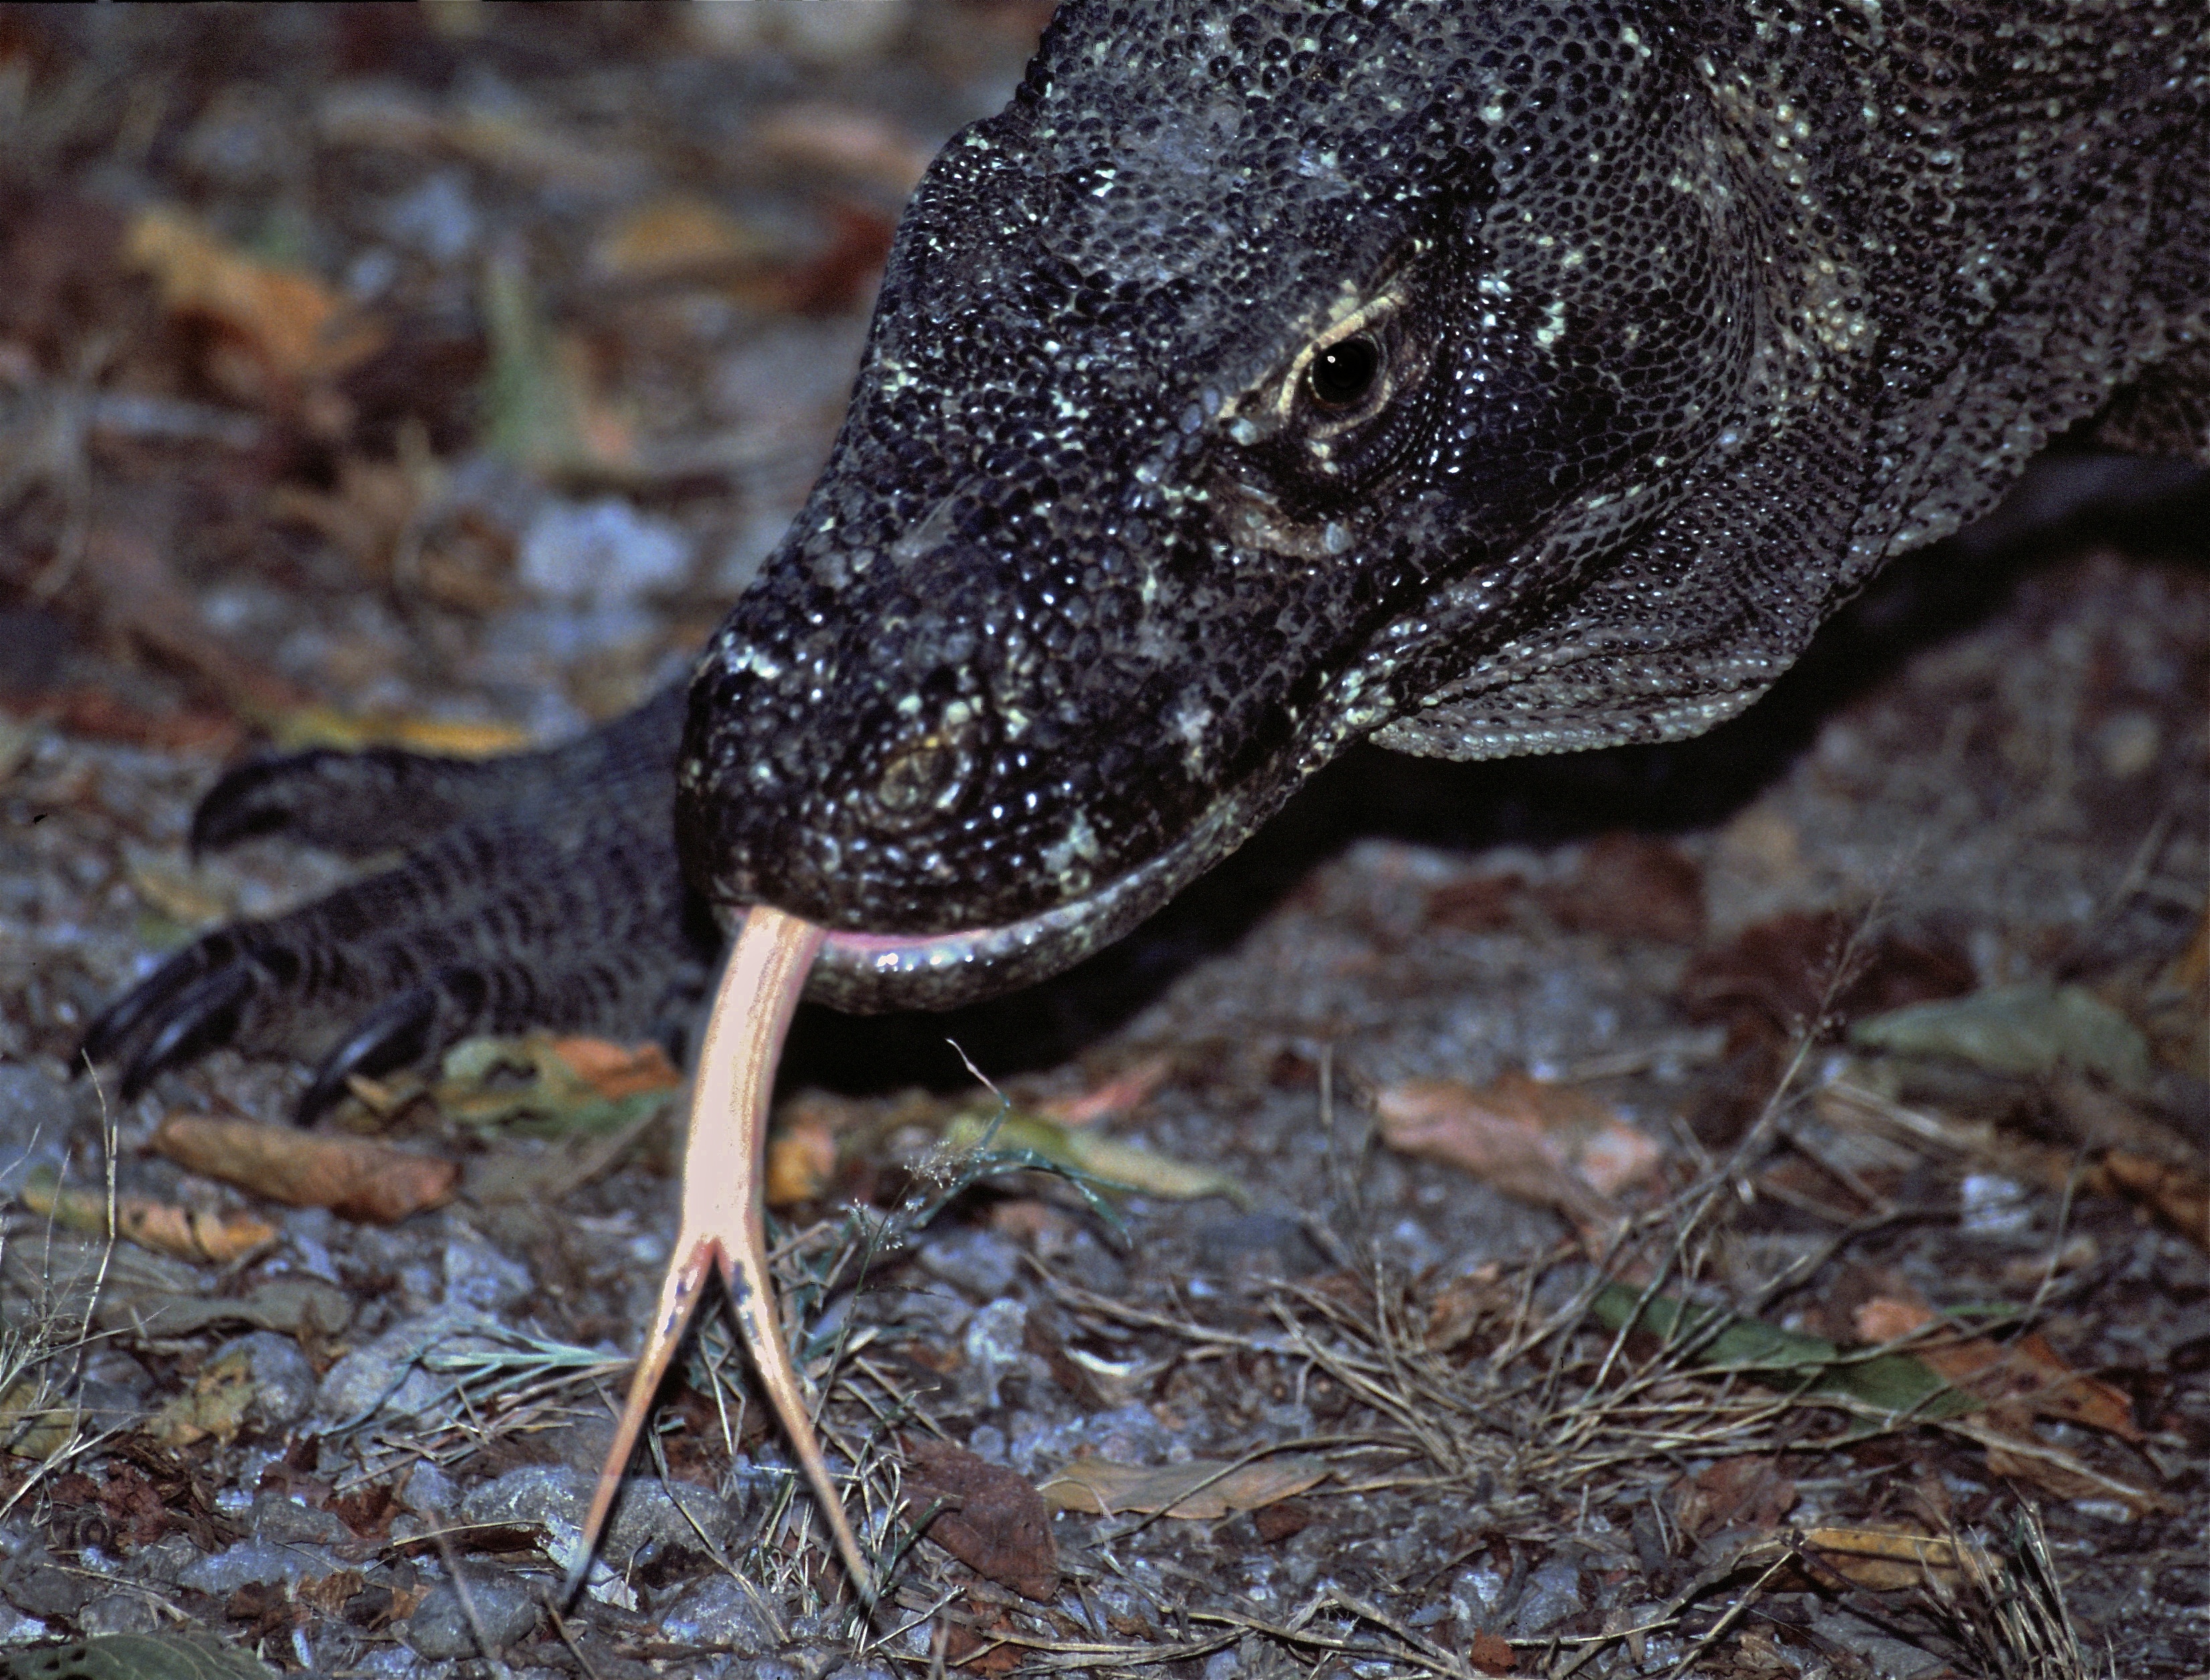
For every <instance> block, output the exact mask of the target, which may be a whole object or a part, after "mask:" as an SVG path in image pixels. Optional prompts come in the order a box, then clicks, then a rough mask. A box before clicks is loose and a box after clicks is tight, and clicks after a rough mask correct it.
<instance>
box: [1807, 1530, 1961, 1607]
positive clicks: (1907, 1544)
mask: <svg viewBox="0 0 2210 1680" xmlns="http://www.w3.org/2000/svg"><path fill="white" fill-rule="evenodd" d="M1803 1550H1804V1551H1806V1552H1807V1553H1808V1555H1809V1556H1810V1557H1812V1558H1813V1559H1814V1560H1815V1561H1816V1562H1818V1563H1823V1564H1825V1565H1826V1566H1827V1568H1828V1569H1832V1570H1833V1572H1834V1573H1835V1574H1836V1575H1840V1576H1841V1577H1842V1578H1843V1579H1844V1580H1845V1581H1849V1582H1850V1583H1851V1585H1852V1586H1855V1587H1864V1588H1865V1589H1867V1590H1868V1591H1869V1592H1874V1593H1887V1592H1894V1591H1897V1590H1899V1589H1900V1588H1904V1587H1918V1586H1923V1584H1924V1582H1925V1581H1926V1577H1927V1576H1928V1575H1929V1574H1935V1575H1941V1576H1944V1577H1947V1576H1952V1575H1954V1574H1955V1572H1956V1570H1957V1569H1958V1567H1959V1563H1958V1557H1957V1550H1958V1549H1957V1545H1956V1543H1955V1542H1954V1541H1953V1540H1946V1539H1941V1538H1938V1537H1936V1536H1935V1535H1931V1534H1917V1533H1913V1532H1911V1531H1909V1530H1907V1529H1902V1528H1882V1527H1869V1528H1842V1527H1835V1528H1813V1529H1809V1530H1807V1531H1806V1532H1805V1533H1804V1536H1803Z"/></svg>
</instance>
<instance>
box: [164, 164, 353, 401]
mask: <svg viewBox="0 0 2210 1680" xmlns="http://www.w3.org/2000/svg"><path fill="white" fill-rule="evenodd" d="M124 255H125V257H126V258H127V260H128V261H129V262H130V263H131V264H132V265H133V266H134V267H136V268H141V269H143V270H145V271H147V272H148V273H150V274H152V275H153V276H154V281H155V283H156V284H157V285H158V286H160V292H161V302H162V304H163V306H164V307H166V309H167V310H169V312H170V313H171V314H172V315H196V316H202V317H203V318H205V319H208V320H211V321H214V322H216V323H217V324H219V325H220V326H222V327H224V328H227V329H229V330H230V331H231V332H232V333H234V334H237V335H238V336H239V338H241V339H243V340H245V342H246V343H247V344H248V345H249V346H251V348H252V349H253V350H254V351H255V352H256V353H257V354H258V355H259V356H260V358H261V359H262V360H263V362H264V363H266V364H267V365H268V367H269V371H271V372H272V373H274V374H275V375H277V376H280V377H281V378H284V379H287V380H293V381H299V380H310V379H329V378H332V377H334V376H336V375H338V374H341V373H343V372H345V371H346V370H347V369H349V368H352V367H354V366H357V365H358V364H360V363H361V362H363V361H365V360H366V359H367V358H369V357H370V356H371V355H373V354H375V352H377V350H378V349H379V348H380V347H382V346H383V336H384V335H383V329H382V328H380V327H378V326H377V324H376V323H375V322H371V321H369V320H367V319H365V317H363V316H360V315H359V314H358V313H356V312H355V311H354V310H352V309H351V308H350V307H349V306H348V305H347V304H346V303H345V302H344V300H343V299H341V298H339V297H338V295H337V294H336V293H335V292H332V291H330V289H329V287H327V286H324V285H323V283H322V282H321V281H320V280H317V279H316V278H315V277H314V276H313V275H312V274H306V273H305V272H303V271H302V270H299V269H296V268H280V267H276V266H275V265H273V264H269V263H264V262H257V261H256V260H255V259H254V258H252V257H250V256H246V255H245V253H244V252H242V251H239V250H234V249H233V248H232V247H231V246H229V245H226V244H224V243H223V242H222V241H221V240H220V239H218V238H216V237H215V236H214V234H212V233H210V232H208V230H207V229H206V228H205V227H203V226H201V225H200V224H199V223H198V222H196V221H195V220H193V219H192V218H191V217H190V216H188V215H186V214H184V213H183V212H182V211H180V210H178V209H175V208H172V207H170V206H167V205H162V204H154V205H149V206H148V207H147V208H145V209H143V210H141V211H140V212H139V213H138V215H137V218H136V220H134V221H133V222H132V223H131V225H130V232H129V233H128V234H127V235H126V236H125V237H124Z"/></svg>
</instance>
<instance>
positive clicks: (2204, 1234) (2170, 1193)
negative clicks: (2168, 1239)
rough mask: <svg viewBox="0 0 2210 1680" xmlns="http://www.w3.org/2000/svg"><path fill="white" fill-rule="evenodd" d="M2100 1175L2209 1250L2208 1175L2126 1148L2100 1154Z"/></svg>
mask: <svg viewBox="0 0 2210 1680" xmlns="http://www.w3.org/2000/svg"><path fill="white" fill-rule="evenodd" d="M2101 1172H2102V1176H2104V1177H2107V1178H2108V1179H2109V1180H2110V1183H2111V1184H2112V1185H2113V1186H2114V1187H2115V1188H2116V1189H2118V1190H2119V1191H2121V1192H2122V1194H2124V1195H2128V1196H2130V1197H2131V1198H2133V1200H2135V1201H2138V1202H2140V1203H2141V1205H2142V1206H2143V1207H2147V1208H2148V1209H2149V1210H2150V1211H2151V1212H2152V1213H2154V1214H2155V1215H2156V1216H2157V1217H2158V1218H2159V1219H2162V1220H2164V1221H2165V1224H2167V1225H2170V1226H2171V1228H2172V1229H2173V1230H2175V1231H2178V1232H2179V1233H2180V1234H2181V1235H2182V1236H2183V1237H2186V1238H2187V1239H2188V1241H2189V1242H2191V1243H2194V1244H2195V1247H2197V1248H2200V1249H2210V1176H2206V1175H2205V1174H2203V1173H2201V1172H2199V1171H2195V1169H2194V1168H2192V1167H2186V1166H2173V1165H2167V1164H2166V1163H2165V1162H2162V1161H2155V1160H2151V1159H2148V1158H2147V1156H2145V1155H2136V1154H2134V1153H2130V1152H2128V1151H2127V1150H2122V1149H2113V1150H2112V1151H2110V1153H2109V1154H2107V1155H2105V1156H2104V1157H2103V1161H2102V1167H2101Z"/></svg>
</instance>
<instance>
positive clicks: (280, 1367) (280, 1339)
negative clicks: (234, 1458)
mask: <svg viewBox="0 0 2210 1680" xmlns="http://www.w3.org/2000/svg"><path fill="white" fill-rule="evenodd" d="M236 1358H242V1359H244V1360H245V1367H246V1370H248V1372H250V1373H251V1377H252V1381H253V1399H252V1400H251V1402H250V1403H249V1404H248V1406H247V1407H246V1412H245V1420H246V1422H247V1423H248V1424H251V1425H253V1426H255V1427H257V1428H259V1429H262V1430H269V1431H271V1432H273V1431H275V1430H282V1429H285V1428H287V1427H288V1426H289V1425H291V1424H296V1423H298V1422H299V1419H300V1418H304V1417H305V1416H306V1415H307V1412H308V1408H310V1407H311V1406H313V1405H314V1403H315V1390H316V1388H317V1386H318V1382H319V1379H318V1378H317V1376H316V1375H315V1367H314V1365H313V1364H311V1362H310V1361H309V1359H308V1358H307V1356H306V1355H305V1353H302V1352H300V1351H299V1343H298V1342H296V1341H294V1340H292V1338H291V1337H289V1336H280V1335H278V1334H275V1332H274V1331H270V1330H256V1331H254V1332H253V1333H252V1334H250V1335H244V1336H239V1337H237V1338H235V1339H234V1340H230V1341H226V1342H225V1343H224V1344H223V1345H222V1346H220V1347H218V1348H217V1349H215V1351H214V1354H213V1356H212V1357H211V1358H209V1359H208V1364H210V1365H215V1364H221V1363H222V1362H223V1361H224V1360H226V1359H236Z"/></svg>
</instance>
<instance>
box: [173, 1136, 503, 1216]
mask: <svg viewBox="0 0 2210 1680" xmlns="http://www.w3.org/2000/svg"><path fill="white" fill-rule="evenodd" d="M154 1148H155V1149H156V1150H158V1151H159V1152H160V1153H162V1154H164V1155H166V1156H167V1157H168V1158H169V1159H171V1160H172V1161H174V1162H176V1163H177V1164H178V1165H179V1166H182V1167H184V1168H186V1169H188V1170H189V1171H193V1172H197V1173H200V1174H202V1175H203V1176H205V1177H209V1178H220V1179H221V1180H222V1181H223V1182H224V1183H230V1184H236V1185H237V1186H239V1189H247V1190H251V1191H253V1192H254V1193H255V1194H256V1195H265V1196H267V1197H268V1198H269V1200H270V1201H281V1202H283V1203H285V1204H286V1205H287V1206H289V1207H327V1208H329V1210H330V1211H331V1212H332V1213H336V1214H338V1215H339V1216H340V1217H341V1218H344V1219H364V1220H368V1221H371V1222H372V1223H375V1224H377V1225H389V1224H392V1223H393V1222H395V1221H396V1220H399V1219H405V1218H406V1217H407V1216H408V1214H410V1213H420V1212H421V1211H422V1210H423V1209H425V1208H428V1207H437V1206H438V1204H439V1203H441V1202H443V1201H446V1200H447V1199H448V1198H449V1197H450V1196H451V1195H452V1193H453V1187H454V1185H455V1184H456V1183H458V1181H459V1179H460V1176H461V1169H460V1165H459V1164H458V1163H457V1162H455V1161H445V1160H438V1159H435V1158H433V1157H432V1156H428V1155H418V1154H415V1153H413V1152H411V1151H409V1150H405V1149H395V1148H393V1147H391V1146H390V1145H389V1144H388V1143H378V1142H377V1141H374V1140H372V1139H370V1138H360V1137H336V1136H331V1135H326V1134H323V1133H320V1132H303V1131H300V1130H299V1129H296V1128H293V1127H291V1126H264V1125H262V1124H260V1123H257V1122H256V1121H251V1120H216V1119H212V1118H210V1117H208V1116H206V1115H200V1114H172V1115H171V1116H170V1117H168V1118H167V1119H166V1120H164V1121H163V1122H162V1123H161V1129H160V1131H158V1132H156V1133H155V1134H154Z"/></svg>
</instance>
